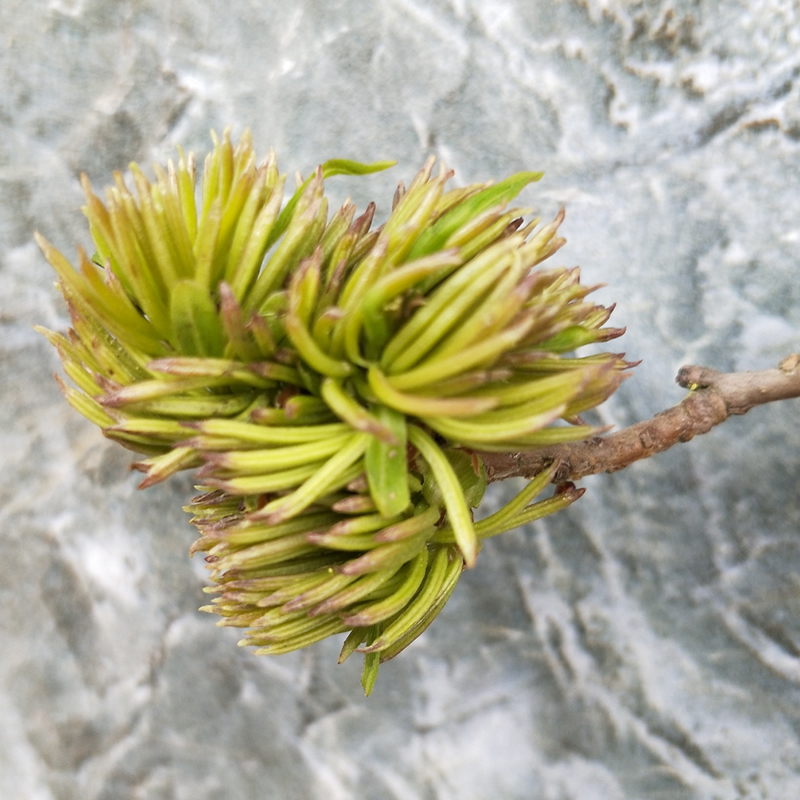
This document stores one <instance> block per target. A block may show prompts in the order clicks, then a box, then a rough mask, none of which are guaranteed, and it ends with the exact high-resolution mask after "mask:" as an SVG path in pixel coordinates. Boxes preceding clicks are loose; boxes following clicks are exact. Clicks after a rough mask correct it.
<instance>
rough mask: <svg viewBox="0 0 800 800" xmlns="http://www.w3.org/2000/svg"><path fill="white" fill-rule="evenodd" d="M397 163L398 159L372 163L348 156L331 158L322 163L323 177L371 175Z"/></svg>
mask: <svg viewBox="0 0 800 800" xmlns="http://www.w3.org/2000/svg"><path fill="white" fill-rule="evenodd" d="M395 164H397V162H396V161H373V162H372V163H371V164H363V163H361V162H360V161H350V160H349V159H347V158H331V159H329V160H328V161H326V162H325V163H324V164H323V165H322V177H323V179H324V178H331V177H333V176H334V175H370V174H371V173H373V172H383V171H384V170H385V169H389V168H390V167H393V166H394V165H395Z"/></svg>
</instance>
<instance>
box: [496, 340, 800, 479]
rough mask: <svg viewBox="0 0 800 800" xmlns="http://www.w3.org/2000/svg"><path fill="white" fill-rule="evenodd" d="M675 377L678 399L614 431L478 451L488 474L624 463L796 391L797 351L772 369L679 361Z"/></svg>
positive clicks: (799, 376)
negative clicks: (527, 447) (681, 394)
mask: <svg viewBox="0 0 800 800" xmlns="http://www.w3.org/2000/svg"><path fill="white" fill-rule="evenodd" d="M675 380H676V382H677V383H678V384H680V385H681V386H683V387H684V388H686V389H689V395H688V396H687V397H685V398H684V399H683V401H681V402H680V403H679V404H678V405H677V406H673V407H672V408H668V409H667V410H666V411H662V412H661V413H659V414H656V416H654V417H653V418H652V419H649V420H646V421H644V422H637V423H636V424H635V425H631V426H630V427H629V428H625V429H623V430H621V431H618V432H617V433H612V434H609V435H608V436H595V437H594V438H592V439H586V440H584V441H582V442H572V443H570V444H563V445H553V446H551V447H543V448H540V449H538V450H531V451H527V452H521V453H481V454H480V456H481V458H482V459H483V461H484V463H485V465H486V471H487V477H488V480H489V481H490V482H491V481H500V480H503V479H505V478H512V477H524V478H531V477H533V476H534V475H536V474H537V473H539V472H541V471H542V470H543V469H545V468H546V467H550V466H552V465H553V464H558V466H557V468H556V471H555V473H554V475H553V483H561V482H563V481H570V480H578V479H579V478H584V477H586V476H587V475H596V474H597V473H599V472H617V471H618V470H621V469H625V467H627V466H629V465H630V464H633V463H634V461H639V460H640V459H642V458H649V457H650V456H652V455H654V454H655V453H660V452H662V451H663V450H667V449H669V448H670V447H672V445H674V444H677V443H678V442H688V441H689V440H690V439H693V438H694V437H695V436H699V435H700V434H702V433H708V431H710V430H711V429H712V428H714V427H715V426H717V425H719V424H720V423H721V422H724V421H725V420H726V419H727V418H728V417H730V416H731V415H734V414H745V413H747V412H748V411H749V410H750V409H751V408H754V407H755V406H759V405H763V404H764V403H772V402H774V401H776V400H788V399H790V398H792V397H800V355H798V354H796V353H794V354H792V355H789V356H786V358H784V359H783V360H782V361H781V362H780V364H779V365H778V367H777V368H776V369H768V370H764V371H762V372H728V373H726V372H717V371H716V370H714V369H709V368H708V367H698V366H690V367H681V369H680V370H679V371H678V375H677V377H676V379H675Z"/></svg>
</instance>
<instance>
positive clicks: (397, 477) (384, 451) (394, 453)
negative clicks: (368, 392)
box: [364, 406, 411, 517]
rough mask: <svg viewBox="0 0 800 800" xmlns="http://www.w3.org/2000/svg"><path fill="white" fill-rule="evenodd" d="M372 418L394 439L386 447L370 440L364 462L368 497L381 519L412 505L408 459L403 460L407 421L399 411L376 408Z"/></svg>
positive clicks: (374, 440)
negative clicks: (373, 503)
mask: <svg viewBox="0 0 800 800" xmlns="http://www.w3.org/2000/svg"><path fill="white" fill-rule="evenodd" d="M374 413H375V416H376V417H377V418H378V420H379V421H380V422H381V424H382V425H383V426H385V427H386V428H388V429H389V430H390V431H391V432H392V434H393V435H394V438H395V440H396V443H395V444H388V443H387V442H385V441H382V440H381V439H378V438H376V437H374V436H373V437H372V440H371V441H370V443H369V445H368V446H367V452H366V453H365V456H364V463H365V466H366V471H367V482H368V484H369V490H370V494H371V495H372V499H373V500H374V501H375V505H376V506H377V507H378V511H380V512H381V514H382V515H383V516H384V517H393V516H395V515H396V514H400V513H401V512H402V511H404V510H405V509H406V508H407V507H408V504H409V503H410V502H411V495H410V493H409V490H408V460H407V458H406V418H405V416H404V415H403V414H401V413H400V412H399V411H395V410H394V409H391V408H387V407H386V406H378V407H377V408H376V409H375V412H374Z"/></svg>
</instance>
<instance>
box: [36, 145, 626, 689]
mask: <svg viewBox="0 0 800 800" xmlns="http://www.w3.org/2000/svg"><path fill="white" fill-rule="evenodd" d="M391 165H392V163H391V162H379V163H376V164H359V163H357V162H353V161H344V160H333V161H328V162H326V163H325V164H322V165H321V166H320V167H319V168H318V169H317V170H316V171H315V172H314V173H312V174H311V176H310V177H309V178H308V179H307V180H305V181H298V182H299V186H298V188H297V190H296V191H295V192H294V194H293V195H292V196H291V197H290V198H289V200H288V201H287V202H286V203H285V204H284V202H283V201H284V197H283V191H284V185H285V181H286V176H284V175H281V174H280V173H279V171H278V167H277V161H276V159H275V156H274V154H273V153H270V154H269V156H268V157H267V159H266V160H264V161H263V162H261V163H260V164H258V163H257V161H256V158H255V154H254V152H253V146H252V141H251V137H250V134H249V133H247V132H246V133H245V134H244V136H243V137H242V139H241V141H240V142H239V143H238V144H236V145H234V144H232V142H231V140H230V136H229V135H228V133H227V132H226V134H225V135H224V137H223V138H222V141H219V140H218V139H217V138H216V137H214V150H213V152H212V153H211V155H210V156H209V157H208V158H207V159H206V162H205V169H204V174H203V178H202V189H201V190H200V191H198V190H197V189H196V186H195V168H194V158H193V156H191V155H190V156H189V157H188V158H187V157H185V156H184V154H183V153H182V152H181V153H180V158H179V160H178V163H177V165H175V164H173V163H172V162H170V163H169V165H168V167H167V169H166V170H164V169H162V168H160V167H157V168H156V170H155V174H156V180H155V182H152V183H151V182H150V181H148V180H147V179H146V178H145V176H144V174H143V173H142V171H141V170H140V169H139V168H138V167H137V166H136V165H133V166H132V167H131V174H132V177H133V185H134V189H135V191H131V190H130V189H129V188H128V186H127V185H126V183H125V180H124V179H123V177H122V176H121V175H119V174H115V176H114V186H113V187H112V188H110V189H109V190H108V191H107V193H106V202H105V203H104V202H103V201H102V200H101V199H100V198H99V197H97V196H96V195H95V194H94V192H93V190H92V188H91V186H90V184H89V182H88V180H86V179H85V178H84V180H83V187H84V191H85V193H86V200H87V203H86V206H85V208H84V211H85V214H86V216H87V218H88V221H89V227H90V231H91V234H92V237H93V239H94V241H95V245H96V247H97V254H96V256H95V257H94V259H93V260H92V261H90V260H89V259H88V258H87V257H86V256H85V255H84V254H83V253H79V269H78V270H75V269H73V267H72V266H71V265H70V264H69V262H68V261H67V260H66V259H65V258H64V256H62V255H61V254H60V253H59V252H58V251H56V250H55V249H54V248H53V247H52V245H50V244H49V243H48V242H46V241H45V240H44V239H43V238H41V237H38V242H39V244H40V246H41V248H42V251H43V253H44V255H45V257H46V258H47V259H48V261H49V262H50V263H51V264H52V266H53V268H54V269H55V270H56V272H57V274H58V278H59V285H60V288H61V291H62V294H63V295H64V298H65V299H66V301H67V305H68V309H69V313H70V316H71V319H72V328H71V330H70V331H69V333H68V335H67V336H64V335H61V334H57V333H51V332H49V331H44V333H45V335H46V336H47V337H48V339H49V340H50V341H51V343H53V344H54V345H55V346H56V347H57V348H58V352H59V355H60V356H61V359H62V362H63V364H64V369H65V372H66V373H67V375H68V376H69V377H70V378H71V379H72V381H73V382H74V384H75V386H76V387H77V388H65V393H66V396H67V400H68V401H69V402H70V403H71V404H72V405H73V406H74V407H75V408H76V409H77V410H78V411H79V412H80V413H81V414H83V415H84V416H85V417H87V418H88V419H90V420H91V421H92V422H95V423H96V424H97V425H99V426H100V427H101V428H102V429H103V432H104V433H105V435H106V436H108V437H109V438H111V439H114V440H116V441H118V442H119V443H120V444H122V445H123V446H125V447H128V448H130V449H133V450H136V451H138V452H142V453H144V454H145V455H146V456H147V457H146V458H145V459H144V460H142V461H140V462H139V463H138V464H137V465H136V466H137V468H138V469H140V470H142V471H144V472H145V478H144V481H143V483H142V486H150V485H152V484H154V483H157V482H159V481H161V480H164V479H165V478H167V477H168V476H170V475H171V474H173V473H175V472H176V471H178V470H181V469H195V468H199V469H198V472H197V479H198V481H199V488H200V489H201V494H200V495H199V496H198V497H196V498H195V499H194V501H193V502H192V504H191V505H190V506H188V510H189V511H190V513H192V514H193V520H192V521H193V523H194V524H195V525H196V526H197V528H198V530H199V531H200V538H199V539H198V540H197V541H196V542H195V544H194V545H193V546H192V553H195V552H202V553H205V554H206V562H207V564H208V569H209V572H210V577H211V582H212V586H211V587H209V591H210V593H212V594H215V595H216V597H215V598H214V599H213V601H212V602H211V603H210V604H209V605H208V606H205V607H204V609H203V610H206V611H211V612H213V613H215V614H217V615H219V616H220V618H221V619H220V622H219V623H218V624H220V625H224V626H232V627H240V628H245V629H246V634H245V637H244V638H243V640H242V642H241V643H242V644H245V645H248V646H254V647H255V648H256V652H257V653H285V652H288V651H290V650H295V649H297V648H299V647H304V646H306V645H308V644H311V643H313V642H316V641H319V640H320V639H323V638H325V637H328V636H332V635H334V634H339V633H345V632H348V631H349V635H348V636H347V638H346V640H345V642H344V646H343V648H342V655H341V658H340V660H344V659H345V658H347V657H348V656H349V655H351V654H352V653H353V652H355V651H356V650H359V651H361V652H363V653H365V654H366V666H365V672H364V678H363V685H364V687H365V690H366V691H367V692H369V690H370V689H371V687H372V685H373V684H374V681H375V677H376V675H377V669H378V665H379V664H380V663H381V662H383V661H386V660H388V659H390V658H393V657H394V656H395V655H397V654H398V653H399V652H401V651H402V650H403V649H404V648H405V647H407V646H408V645H409V644H410V643H411V642H412V641H413V640H414V639H416V638H417V636H419V635H420V634H421V633H422V632H423V631H424V630H425V629H426V628H427V627H428V625H429V624H430V623H431V622H432V620H433V619H434V618H435V617H436V615H437V614H438V613H439V611H441V609H442V607H443V606H444V604H445V603H446V601H447V599H448V598H449V597H450V594H451V593H452V591H453V589H454V588H455V585H456V583H457V581H458V578H459V575H460V574H461V571H462V569H463V568H464V567H465V566H466V567H471V566H473V564H474V563H475V560H476V558H477V555H478V552H479V551H480V548H481V542H482V540H483V539H484V538H486V537H488V536H494V535H496V534H498V533H501V532H502V531H505V530H508V529H510V528H513V527H515V526H516V525H519V524H523V523H525V522H527V521H530V520H532V519H536V518H538V517H540V516H543V515H545V514H548V513H553V512H554V511H557V510H559V509H561V508H564V507H565V506H567V505H569V503H571V502H573V501H574V500H575V499H577V497H579V496H580V494H581V492H580V490H577V489H575V488H574V487H567V488H566V489H565V490H564V491H559V492H557V493H556V495H555V496H553V497H551V498H549V499H546V500H542V501H539V502H534V500H535V498H536V496H537V495H538V494H539V493H540V492H541V491H542V490H543V489H544V487H545V485H546V484H547V483H548V482H549V479H550V475H549V474H544V473H543V474H541V475H539V476H537V477H536V478H535V479H534V480H533V481H532V482H531V483H529V484H528V486H527V487H526V488H525V489H523V491H522V492H521V493H520V495H519V496H518V497H517V498H516V499H515V500H513V501H511V502H510V503H509V504H508V505H507V506H505V507H504V508H503V509H501V510H500V511H498V512H496V513H495V514H493V515H492V516H490V517H488V518H486V519H484V520H481V521H480V522H477V523H476V522H474V521H473V517H472V509H473V508H475V507H477V506H478V505H479V504H480V502H481V500H482V498H483V493H484V490H485V488H486V472H485V469H484V467H483V463H482V461H481V457H480V451H493V450H494V451H517V450H521V449H526V448H534V447H537V446H542V445H546V444H552V443H556V442H567V441H573V440H577V439H582V438H585V437H587V436H589V435H592V433H593V429H592V428H591V427H589V426H586V425H583V424H570V423H573V422H579V418H578V415H579V414H580V413H581V412H583V411H585V410H586V409H588V408H591V407H593V406H595V405H597V404H598V403H601V402H602V401H603V400H605V399H606V398H607V397H608V396H609V395H610V394H611V393H612V392H613V391H614V390H615V389H616V388H617V386H618V385H619V384H620V382H621V381H622V379H623V378H624V371H625V370H626V369H627V368H628V366H629V365H628V364H627V363H626V362H625V361H624V360H623V357H622V356H620V355H615V354H609V353H604V354H595V355H591V356H587V357H582V358H581V357H576V356H564V355H562V354H564V353H567V352H568V351H572V350H574V349H575V348H577V347H580V346H583V345H585V344H590V343H595V342H603V341H606V340H608V339H610V338H614V337H615V336H618V335H620V334H621V333H622V331H621V330H619V329H614V328H603V325H604V324H605V323H606V321H607V320H608V317H609V314H610V310H609V309H606V308H603V307H601V306H596V305H593V304H592V303H590V302H588V301H587V300H586V297H587V295H588V294H589V292H590V291H591V289H589V288H586V287H584V286H581V284H580V280H579V273H578V271H577V270H567V269H563V268H551V269H541V268H538V265H539V264H540V263H541V262H542V261H544V260H545V259H547V258H548V257H549V256H551V255H552V254H553V253H555V252H556V250H558V249H559V248H560V247H561V245H562V244H563V243H564V240H563V239H561V238H559V237H558V235H557V234H558V228H559V225H560V223H561V221H562V220H563V217H564V214H563V211H562V212H560V213H559V214H558V215H557V216H556V218H555V219H554V220H553V221H552V222H551V223H549V224H547V225H544V226H541V227H538V228H537V224H538V221H534V222H531V223H528V224H524V223H523V216H524V214H525V211H524V209H519V208H507V206H508V204H509V203H510V202H511V201H512V200H513V199H514V197H516V195H517V194H518V193H519V192H520V191H521V190H522V189H523V188H524V187H525V186H527V185H528V184H530V183H532V182H534V181H538V180H539V179H540V178H541V173H533V172H524V173H519V174H517V175H513V176H511V177H510V178H507V179H506V180H504V181H502V182H500V183H498V184H496V185H491V184H474V185H471V186H466V187H463V188H460V189H450V190H448V189H447V186H446V184H447V181H448V180H449V178H450V177H451V174H452V173H450V172H449V171H447V170H444V169H442V170H441V171H440V173H439V174H438V175H435V176H434V175H433V167H434V160H433V159H429V160H428V162H427V163H426V164H425V166H424V168H423V169H422V171H421V172H420V173H419V174H418V175H417V176H416V178H415V179H414V180H413V181H412V182H411V184H410V185H409V186H408V189H405V188H404V187H403V185H402V184H401V185H400V187H399V188H398V191H397V193H396V194H395V199H394V203H393V208H392V212H391V214H390V215H389V218H388V220H387V221H386V223H385V224H384V225H383V226H382V227H380V228H378V229H376V230H370V228H371V225H372V218H373V214H374V210H375V207H374V205H372V204H371V205H370V206H369V207H368V208H367V211H366V212H365V213H364V214H363V215H362V216H361V217H358V218H356V216H355V207H354V206H353V205H352V203H350V202H349V201H348V202H347V203H345V205H344V206H343V207H342V208H341V209H340V210H339V211H337V212H336V213H334V214H333V215H332V216H330V217H329V216H328V201H327V198H326V197H325V180H326V179H327V178H329V177H331V176H333V175H343V174H344V175H363V174H367V173H370V172H374V171H377V170H382V169H386V168H387V167H389V166H391ZM535 268H536V269H535Z"/></svg>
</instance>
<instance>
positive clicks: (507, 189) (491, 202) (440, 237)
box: [408, 172, 544, 260]
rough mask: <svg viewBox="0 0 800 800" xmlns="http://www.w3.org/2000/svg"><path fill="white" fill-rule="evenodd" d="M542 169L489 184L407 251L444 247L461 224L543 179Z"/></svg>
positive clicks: (424, 252) (423, 251)
mask: <svg viewBox="0 0 800 800" xmlns="http://www.w3.org/2000/svg"><path fill="white" fill-rule="evenodd" d="M542 175H544V173H543V172H518V173H516V174H515V175H511V176H510V177H508V178H506V179H505V180H504V181H500V183H497V184H495V185H494V186H490V187H489V188H488V189H484V190H483V191H481V192H478V193H477V194H475V195H473V196H472V197H469V198H467V199H466V200H465V201H464V202H463V203H459V204H458V205H457V206H456V207H455V208H453V209H452V210H450V211H448V212H447V213H446V214H445V215H444V216H442V217H440V218H439V219H438V220H437V221H436V222H435V223H434V224H433V225H431V227H430V228H428V230H427V231H426V232H425V233H423V234H422V236H420V237H419V239H417V242H416V244H415V245H414V247H413V248H412V249H411V252H410V253H409V254H408V259H409V260H411V259H413V258H420V257H421V256H424V255H427V254H428V253H433V252H435V251H436V250H441V249H442V247H444V244H445V242H446V241H447V240H448V239H449V238H450V236H452V235H453V234H454V233H455V232H456V231H457V230H458V229H459V228H460V227H462V226H463V225H466V224H467V223H468V222H469V221H470V220H472V219H475V217H477V216H478V214H482V213H483V212H484V211H487V210H488V209H490V208H492V207H493V206H497V205H505V204H506V203H508V202H510V201H511V200H513V199H514V198H515V197H516V196H517V195H518V194H519V193H520V192H521V191H522V190H523V189H524V188H525V187H526V186H527V185H528V184H529V183H533V182H535V181H538V180H540V179H541V177H542Z"/></svg>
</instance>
